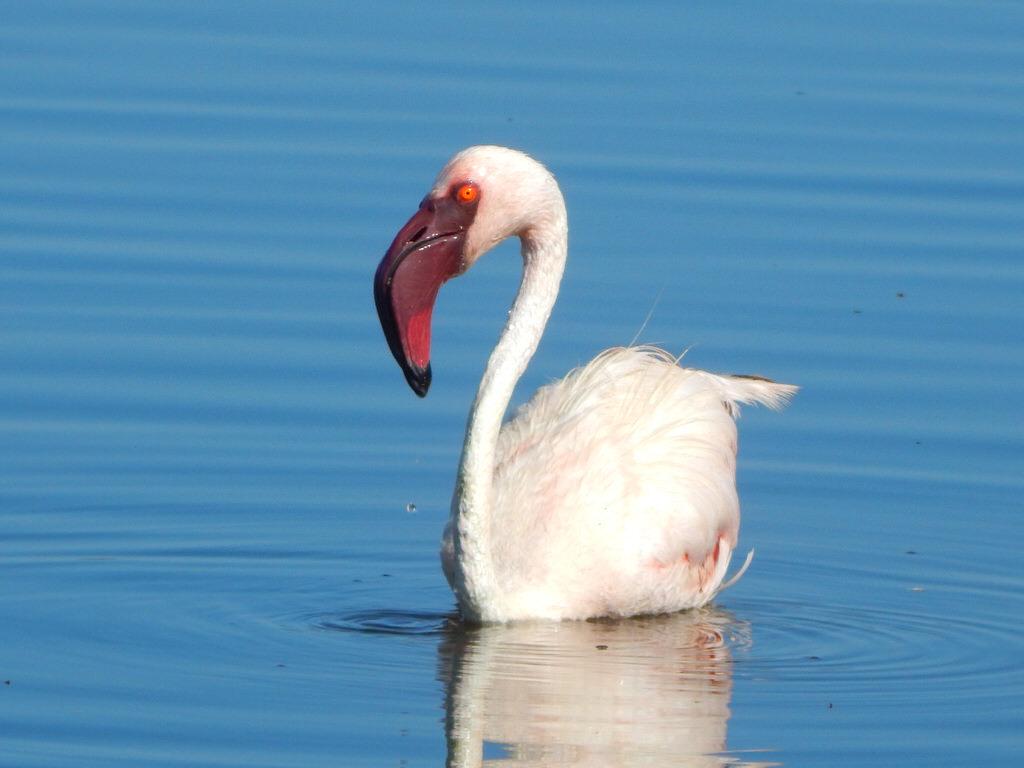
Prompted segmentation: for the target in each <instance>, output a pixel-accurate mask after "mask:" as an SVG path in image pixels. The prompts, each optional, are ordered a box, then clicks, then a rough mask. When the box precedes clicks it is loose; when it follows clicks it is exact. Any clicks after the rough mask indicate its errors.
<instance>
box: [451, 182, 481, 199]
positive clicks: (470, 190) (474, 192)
mask: <svg viewBox="0 0 1024 768" xmlns="http://www.w3.org/2000/svg"><path fill="white" fill-rule="evenodd" d="M455 197H456V198H457V199H458V201H459V202H460V203H475V202H476V199H477V198H478V197H480V189H479V188H478V187H477V185H476V184H463V185H462V186H461V187H459V188H458V190H457V191H456V192H455Z"/></svg>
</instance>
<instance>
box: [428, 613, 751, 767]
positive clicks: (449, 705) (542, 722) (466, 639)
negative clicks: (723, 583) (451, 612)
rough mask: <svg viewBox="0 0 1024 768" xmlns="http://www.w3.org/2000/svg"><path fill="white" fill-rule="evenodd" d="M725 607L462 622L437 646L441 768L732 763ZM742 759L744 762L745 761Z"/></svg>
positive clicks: (742, 637) (734, 635) (730, 638)
mask: <svg viewBox="0 0 1024 768" xmlns="http://www.w3.org/2000/svg"><path fill="white" fill-rule="evenodd" d="M748 635H749V627H748V626H747V625H745V624H742V623H739V622H737V621H736V620H735V619H734V618H733V617H732V616H731V615H730V614H728V613H727V612H725V611H722V610H721V609H716V608H703V609H698V610H695V611H690V612H688V613H681V614H674V615H670V616H657V617H650V618H633V619H620V620H600V621H570V622H538V623H519V624H512V625H487V626H482V627H467V626H464V625H461V624H453V625H452V626H451V627H450V628H449V629H448V630H447V631H446V635H445V637H444V639H443V641H442V643H441V645H440V648H439V655H440V674H441V678H442V681H443V682H444V683H445V686H446V699H447V701H446V709H447V718H446V723H445V736H446V738H447V742H448V761H447V763H446V764H447V765H448V766H451V767H453V768H455V767H457V768H469V767H470V766H486V765H501V766H503V767H504V766H634V765H635V766H641V765H642V766H668V765H671V766H702V767H703V766H707V767H708V768H711V767H712V766H714V767H715V768H721V767H722V766H725V765H730V766H736V765H740V764H741V763H739V762H737V760H736V757H735V756H727V755H724V754H723V753H724V752H725V750H726V722H727V721H728V719H729V699H730V694H731V691H732V668H731V667H732V658H731V654H730V651H729V648H730V646H735V645H736V644H737V642H739V643H741V644H742V643H745V642H746V641H747V638H748ZM745 765H750V764H749V763H746V764H745Z"/></svg>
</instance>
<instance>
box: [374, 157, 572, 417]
mask: <svg viewBox="0 0 1024 768" xmlns="http://www.w3.org/2000/svg"><path fill="white" fill-rule="evenodd" d="M553 199H557V202H558V205H555V206H552V204H551V203H552V201H553ZM552 210H556V211H557V210H561V211H562V212H563V215H564V210H565V209H564V204H562V199H561V193H560V192H559V191H558V186H557V184H556V183H555V180H554V177H553V176H552V175H551V173H550V172H549V171H548V170H547V169H546V168H545V167H544V166H542V165H541V164H540V163H538V162H537V161H536V160H534V159H533V158H531V157H529V156H528V155H525V154H523V153H522V152H518V151H516V150H512V149H506V148H505V147H493V146H480V147H470V148H469V149H465V150H463V151H462V152H459V153H458V154H457V155H455V156H454V157H453V158H452V159H451V160H449V161H448V164H447V165H446V166H445V167H444V168H443V169H442V171H441V173H440V174H439V175H438V177H437V180H436V181H435V182H434V186H433V188H432V189H431V190H430V192H428V193H427V196H426V197H424V198H423V201H422V202H421V203H420V207H419V210H417V211H416V213H414V214H413V215H412V218H410V219H409V221H407V222H406V223H405V226H403V227H402V228H401V229H400V230H399V231H398V234H397V235H396V236H395V239H394V241H393V242H392V243H391V247H390V248H388V250H387V253H386V254H384V258H383V259H381V262H380V264H379V265H378V267H377V273H376V276H375V278H374V285H373V295H374V299H375V301H376V303H377V314H378V316H379V317H380V323H381V326H382V327H383V329H384V335H385V337H386V338H387V341H388V346H389V347H390V348H391V354H393V355H394V356H395V360H397V361H398V364H399V365H400V366H401V368H402V371H403V373H404V374H405V379H406V381H407V382H408V383H409V386H410V387H411V388H412V390H413V392H415V393H416V394H417V395H419V396H420V397H425V396H426V394H427V390H428V389H429V387H430V376H431V374H430V320H431V315H432V314H433V311H434V302H435V300H436V299H437V293H438V291H439V290H440V289H441V286H442V285H443V284H444V283H445V282H446V281H448V280H450V279H451V278H453V277H457V276H458V275H461V274H462V273H463V272H465V271H466V270H467V269H469V268H470V267H471V266H472V265H473V264H474V263H475V262H476V260H477V259H478V258H480V256H482V255H483V254H484V253H486V252H487V251H488V250H490V249H491V248H493V247H494V246H495V245H497V244H498V243H500V242H501V241H502V240H504V239H506V238H508V237H511V236H513V235H517V236H519V237H524V238H525V237H528V236H529V235H530V232H531V230H532V229H534V228H536V227H538V226H542V225H543V224H544V222H545V221H546V219H547V218H549V217H550V216H551V211H552Z"/></svg>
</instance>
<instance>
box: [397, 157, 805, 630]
mask: <svg viewBox="0 0 1024 768" xmlns="http://www.w3.org/2000/svg"><path fill="white" fill-rule="evenodd" d="M466 184H471V185H472V186H473V187H475V188H476V189H477V190H478V199H474V201H473V204H474V206H475V208H474V209H473V210H472V211H470V213H471V214H472V215H471V217H470V219H469V223H468V224H466V225H465V227H464V232H462V231H460V232H454V233H451V232H450V233H449V235H445V233H444V231H440V234H438V235H436V236H435V237H436V239H431V237H430V236H429V235H431V233H432V232H433V230H430V229H429V227H428V232H427V234H428V237H425V238H424V239H423V240H417V238H411V239H409V238H404V239H403V237H402V235H401V233H400V237H399V238H396V242H395V244H393V245H392V250H391V251H389V254H388V256H386V257H385V261H384V262H382V270H383V269H384V267H385V264H388V263H390V267H389V268H390V270H391V271H390V272H389V273H388V274H391V275H392V278H391V279H392V280H393V281H394V282H395V283H400V282H401V281H402V280H403V273H402V268H401V266H400V265H399V266H395V263H394V262H395V260H396V257H395V254H396V253H399V251H400V253H399V255H398V257H397V258H398V261H399V262H400V261H401V259H403V258H406V256H407V255H408V254H410V253H414V254H417V258H422V259H428V258H436V257H437V256H438V254H440V252H441V249H442V247H450V246H451V245H452V244H454V245H457V246H458V247H459V248H461V261H460V266H459V269H458V270H457V271H456V272H455V274H458V273H461V271H464V270H465V269H466V268H468V267H469V266H471V265H472V264H473V263H474V262H475V261H476V259H477V258H479V257H480V255H482V253H483V252H485V251H486V250H487V249H489V248H490V247H492V246H493V245H495V244H496V243H497V242H500V241H501V240H502V239H504V238H505V237H508V236H512V235H517V236H519V237H520V239H521V240H522V244H523V247H522V254H523V263H524V274H523V283H522V286H521V288H520V291H519V294H518V296H517V298H516V301H515V304H514V305H513V308H512V311H511V313H510V316H509V320H508V323H507V325H506V327H505V329H504V331H503V332H502V336H501V338H500V340H499V342H498V344H497V346H496V347H495V350H494V352H493V353H492V355H491V358H490V360H489V361H488V364H487V368H486V371H485V373H484V376H483V379H482V380H481V384H480V388H479V391H478V393H477V398H476V401H475V403H474V405H473V409H472V411H471V413H470V418H469V423H468V425H467V431H466V444H465V448H464V451H463V456H462V460H461V463H460V468H459V476H458V482H457V485H456V489H455V494H454V497H453V500H452V516H451V519H450V521H449V523H448V525H447V527H446V529H445V533H444V536H443V539H442V547H441V559H442V565H443V568H444V572H445V575H446V577H447V578H448V582H449V584H450V585H451V586H452V589H453V591H454V592H455V594H456V596H457V598H458V601H459V607H460V609H461V611H462V612H463V614H464V615H465V616H466V617H467V618H468V619H470V620H476V621H509V620H517V619H583V618H588V617H596V616H629V615H636V614H650V613H663V612H670V611H678V610H681V609H686V608H692V607H695V606H699V605H703V604H704V603H706V602H707V601H708V600H710V599H711V598H712V597H713V596H714V595H715V593H716V591H717V590H718V589H719V587H720V585H721V584H722V580H723V578H724V576H725V573H726V569H727V568H728V565H729V560H730V557H731V555H732V552H733V550H734V549H735V547H736V540H737V534H738V531H739V500H738V498H737V495H736V485H735V470H736V425H735V423H734V418H735V417H736V416H737V415H738V412H739V405H740V404H741V403H760V404H763V405H767V406H769V407H771V408H779V407H781V406H782V405H783V404H784V403H785V402H786V400H787V399H788V398H789V397H790V396H791V395H792V394H793V393H794V392H795V391H796V389H797V388H796V387H793V386H789V385H784V384H776V383H774V382H771V381H768V380H767V379H762V378H759V377H744V376H723V375H716V374H711V373H707V372H704V371H699V370H694V369H689V368H681V367H680V366H679V365H678V364H677V360H676V359H675V358H673V357H672V356H671V355H669V354H668V353H667V352H665V351H663V350H661V349H657V348H654V347H618V348H614V349H609V350H606V351H604V352H602V353H601V354H600V355H598V356H597V357H596V358H595V359H594V360H592V361H591V362H590V363H588V364H587V365H585V366H583V367H581V368H577V369H575V370H573V371H571V372H570V373H569V374H568V375H567V376H566V377H565V378H564V379H562V380H560V381H557V382H554V383H552V384H549V385H547V386H544V387H542V388H541V389H540V390H538V391H537V393H536V394H535V395H534V397H533V398H532V399H531V400H530V401H529V402H528V403H527V404H525V405H524V406H522V407H521V408H520V409H519V410H518V411H517V412H516V414H515V416H514V418H512V419H511V420H510V421H508V422H507V423H505V424H502V417H503V415H504V413H505V410H506V409H507V407H508V402H509V400H510V398H511V395H512V390H513V388H514V386H515V382H516V381H517V380H518V379H519V377H520V376H521V375H522V372H523V371H524V370H525V368H526V364H527V363H528V361H529V359H530V357H532V355H533V353H534V351H535V349H536V346H537V344H538V342H539V340H540V337H541V334H542V333H543V329H544V326H545V324H546V323H547V319H548V316H549V314H550V311H551V307H552V306H553V304H554V300H555V297H556V295H557V291H558V284H559V282H560V280H561V276H562V271H563V267H564V263H565V258H566V252H567V232H568V227H567V224H566V216H565V207H564V203H563V201H562V196H561V193H560V191H559V190H558V186H557V184H556V183H555V181H554V178H553V177H552V176H551V174H550V173H549V172H548V171H547V170H546V169H545V168H544V167H543V166H541V165H540V164H539V163H537V162H536V161H534V160H533V159H532V158H529V157H528V156H526V155H524V154H522V153H520V152H516V151H514V150H509V149H505V148H501V147H473V148H471V149H469V150H465V151H463V152H462V153H460V154H458V155H456V156H455V157H454V158H453V159H452V160H451V161H450V162H449V164H448V165H447V166H446V167H445V169H444V170H443V171H442V172H441V175H440V176H439V177H438V180H437V182H436V183H435V186H434V188H433V190H432V192H431V194H430V195H428V198H427V200H426V201H425V204H427V201H431V200H433V201H436V204H437V206H438V209H439V210H441V209H443V206H444V205H446V204H449V205H457V203H446V201H450V200H452V199H457V198H455V197H454V195H455V194H457V193H458V191H459V190H461V189H464V187H465V185H466ZM453 190H454V192H453ZM456 213H458V211H456ZM417 215H418V216H420V217H421V218H423V216H422V209H421V213H420V214H417ZM442 215H446V214H435V216H442ZM410 223H411V222H410ZM407 228H409V225H407ZM449 228H450V227H449ZM443 229H444V228H443V227H442V228H441V230H443ZM403 232H405V230H403ZM419 234H420V235H423V232H422V231H420V232H419ZM442 236H446V237H448V236H450V238H451V239H450V240H449V241H445V240H444V238H443V237H442ZM457 236H458V237H457ZM400 240H401V241H402V242H399V241H400ZM435 243H438V244H440V245H435ZM445 243H447V244H448V245H445ZM432 250H433V251H435V252H436V253H435V254H433V255H432V253H431V251H432ZM389 259H391V260H392V261H391V262H388V260H389ZM424 263H426V262H424ZM419 269H420V271H421V273H422V269H423V268H422V266H421V267H419ZM411 273H412V270H410V274H411ZM448 276H451V275H444V276H442V279H441V280H440V281H438V285H439V284H440V282H443V279H447V277H448ZM418 279H422V278H418ZM380 280H381V270H378V281H380ZM390 286H391V283H388V284H387V286H386V287H387V288H390ZM434 291H435V293H436V287H435V288H434ZM384 301H385V309H384V310H381V318H382V321H383V322H385V329H386V330H387V327H388V326H387V319H386V317H385V315H386V314H387V310H392V311H394V312H395V313H396V314H397V315H398V316H401V315H402V312H403V311H405V312H406V314H409V315H413V314H414V312H415V311H419V310H417V307H418V305H417V307H413V308H412V309H411V310H410V309H408V308H403V307H402V306H400V305H399V304H397V303H395V302H396V301H397V300H392V299H388V298H387V294H385V300H384ZM387 301H392V304H387V303H386V302H387ZM430 305H431V307H432V296H431V301H430ZM381 306H382V299H380V298H378V309H380V308H381ZM392 322H395V321H394V320H393V319H392ZM427 322H428V323H429V308H428V312H427ZM398 326H399V331H401V322H398ZM392 333H396V332H395V331H392ZM428 334H429V326H428ZM398 336H399V337H400V338H401V339H402V344H403V346H401V348H400V351H401V352H402V353H403V354H404V355H405V357H406V358H407V359H411V358H413V357H415V354H416V353H415V350H413V349H412V346H411V344H410V343H406V342H405V340H404V336H402V334H401V333H400V332H399V333H398ZM391 338H392V337H391V336H389V341H390V340H391ZM427 344H428V345H429V335H428V341H427ZM392 350H393V351H395V346H394V343H393V345H392ZM396 357H398V358H399V362H400V363H402V364H403V367H406V366H407V365H409V364H408V363H407V362H403V359H402V357H401V356H400V354H399V353H398V352H396ZM406 370H407V377H410V376H411V375H412V374H410V373H409V369H408V368H407V369H406ZM416 370H418V369H416ZM426 375H427V376H428V377H429V371H428V372H427V374H426ZM427 382H428V383H429V378H427ZM410 383H413V381H412V379H411V378H410ZM424 392H425V387H424Z"/></svg>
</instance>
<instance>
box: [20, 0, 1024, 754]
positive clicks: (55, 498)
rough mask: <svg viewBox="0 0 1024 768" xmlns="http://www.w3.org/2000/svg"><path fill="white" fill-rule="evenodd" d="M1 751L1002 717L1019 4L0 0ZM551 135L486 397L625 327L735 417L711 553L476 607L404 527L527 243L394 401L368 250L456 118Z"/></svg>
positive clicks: (235, 750)
mask: <svg viewBox="0 0 1024 768" xmlns="http://www.w3.org/2000/svg"><path fill="white" fill-rule="evenodd" d="M0 19H2V21H0V765H2V766H4V768H6V767H7V766H10V767H12V768H14V767H17V768H34V767H38V766H48V767H51V766H52V767H54V768H56V767H58V766H59V767H64V766H86V767H90V766H275V767H276V766H303V767H304V768H308V767H309V766H435V765H445V764H447V765H451V766H474V765H481V764H484V763H486V764H488V765H492V764H493V765H508V766H655V765H658V766H716V767H719V768H721V767H722V766H753V765H759V766H760V765H780V764H781V765H785V766H819V765H829V766H885V765H900V766H912V765H913V766H917V765H921V766H924V765H927V766H945V765H950V766H953V765H963V766H972V765H1014V764H1016V763H1017V762H1018V761H1019V760H1020V759H1021V754H1022V752H1024V637H1022V632H1021V617H1022V616H1024V571H1022V568H1021V565H1022V558H1021V549H1022V545H1024V536H1022V535H1021V517H1022V512H1024V509H1022V503H1021V498H1022V493H1024V410H1022V406H1021V402H1022V401H1024V298H1022V297H1024V259H1022V257H1024V6H1022V5H1019V4H1014V3H999V2H991V3H976V2H966V1H965V2H941V1H938V2H928V3H925V2H914V1H912V0H903V1H899V0H894V1H893V2H886V3H881V2H866V1H864V2H858V1H854V2H849V3H844V4H831V3H817V2H786V3H739V4H725V3H721V4H715V3H706V4H700V5H698V4H692V5H683V4H675V3H652V4H649V5H645V6H642V7H633V6H627V5H620V4H616V3H605V2H597V3H586V4H583V3H580V4H564V5H560V4H556V3H550V2H547V3H538V2H527V3H515V4H494V5H488V4H470V3H464V4H462V3H460V4H451V5H443V4H441V5H439V4H412V3H387V2H376V3H326V2H324V3H309V2H292V3H274V2H250V3H245V4H239V3H235V2H204V3H160V2H148V1H142V2H140V1H133V2H127V1H118V0H107V1H102V0H101V1H99V2H91V3H59V2H33V3H27V2H24V3H23V2H14V1H12V0H8V1H6V2H0ZM479 143H497V144H506V145H510V146H514V147H518V148H521V149H524V150H526V151H528V152H530V153H531V154H533V155H534V156H536V157H537V158H539V159H540V160H541V161H543V162H544V163H546V164H547V165H548V166H549V167H550V168H551V169H552V170H553V171H554V173H555V174H556V175H557V176H558V178H559V180H560V182H561V184H562V187H563V191H564V192H565V196H566V199H567V203H568V206H569V220H570V230H571V234H570V257H569V266H568V270H567V273H566V278H565V282H564V284H563V290H562V294H561V298H560V300H559V303H558V305H557V307H556V309H555V312H554V315H553V317H552V320H551V324H550V325H549V327H548V331H547V335H546V337H545V339H544V341H543V343H542V345H541V347H540V350H539V352H538V354H537V356H536V357H535V358H534V360H533V363H532V365H531V367H530V369H529V370H528V372H527V374H526V376H525V377H524V378H523V380H522V381H521V383H520V386H519V389H518V390H517V393H516V396H515V402H523V401H525V399H527V398H528V397H529V395H530V394H531V393H532V392H533V391H534V389H535V388H536V387H537V386H539V385H541V384H544V383H545V382H548V381H551V380H552V379H554V378H557V377H560V376H562V375H564V373H566V372H567V371H568V370H569V369H570V368H572V367H573V366H576V365H579V364H581V363H583V362H585V361H587V360H589V359H590V358H591V357H592V356H593V355H595V354H596V353H597V352H599V351H600V350H601V349H603V348H605V347H608V346H613V345H618V344H626V343H629V342H630V340H631V339H633V338H634V337H635V336H636V335H637V333H638V331H639V330H640V329H641V326H643V325H644V320H645V318H647V317H648V315H650V320H649V322H647V324H646V326H645V327H644V328H643V331H642V333H641V334H640V337H639V338H640V340H641V341H645V342H651V343H657V344H661V345H664V346H665V347H667V348H669V349H671V350H673V351H676V352H681V351H683V350H684V349H688V350H689V351H688V352H687V363H688V364H689V365H693V366H696V367H700V368H706V369H709V370H714V371H735V372H740V373H753V374H761V375H765V376H770V377H772V378H776V379H779V380H781V381H786V382H791V383H794V384H799V385H800V386H801V387H802V390H801V392H800V394H799V395H798V396H797V398H796V399H795V400H794V402H793V404H792V405H791V406H790V407H789V408H788V409H787V410H785V411H783V412H781V413H770V412H767V411H765V410H762V409H753V408H750V409H746V410H745V411H744V415H743V418H742V419H741V421H740V433H741V451H740V461H739V487H740V495H741V498H742V500H743V524H742V529H741V535H740V545H739V556H738V557H737V558H736V559H735V560H734V562H735V563H736V564H738V563H739V562H741V561H742V556H743V555H744V554H745V553H746V552H747V551H748V550H749V549H755V550H756V556H755V558H754V561H753V564H752V566H751V568H750V570H749V571H748V573H747V574H746V575H745V577H744V578H743V580H742V581H741V582H739V584H738V585H736V586H735V587H733V588H732V589H730V590H729V591H727V592H725V593H723V594H722V595H721V596H719V598H718V599H717V600H716V602H715V604H714V605H713V606H710V607H708V608H705V609H702V610H699V611H695V612H691V613H687V614H680V615H675V616H662V617H654V618H643V619H634V620H629V621H618V622H611V621H607V622H582V623H571V622H570V623H564V624H544V623H537V624H522V625H511V626H492V627H485V628H482V629H469V628H466V627H464V626H462V625H461V624H459V622H458V621H457V620H456V619H455V617H454V614H453V606H454V603H453V600H452V598H451V595H450V593H449V591H448V588H447V585H446V584H445V581H444V578H443V576H442V574H441V570H440V567H439V564H438V558H437V544H438V540H439V537H440V534H441V529H442V527H443V525H444V522H445V520H446V519H447V514H448V504H449V499H450V495H451V489H452V482H453V478H454V473H455V467H456V463H457V461H458V456H459V451H460V448H461V444H462V438H463V429H464V426H465V416H466V412H467V410H468V408H469V405H470V402H471V400H472V397H473V394H474V392H475V389H476V384H477V381H478V379H479V376H480V373H481V371H482V368H483V365H484V362H485V360H486V357H487V354H488V353H489V351H490V349H491V347H492V345H493V344H494V341H495V339H496V338H497V334H498V332H499V329H500V328H501V325H502V323H503V322H504V320H505V309H506V308H507V306H508V304H509V302H510V301H511V299H512V297H513V295H514V292H515V289H516V287H517V284H518V278H519V273H520V261H519V257H518V249H517V246H516V245H515V244H506V245H505V246H503V247H501V248H500V249H498V251H497V252H496V253H494V254H492V255H490V256H489V257H487V258H486V259H484V260H483V261H482V262H481V263H480V265H479V266H478V267H477V269H475V270H474V271H473V273H472V274H471V275H468V276H466V277H463V278H461V279H459V280H457V281H454V282H453V283H451V284H450V285H448V286H447V287H446V288H445V289H444V290H443V291H442V294H441V296H440V300H439V303H438V306H437V309H436V312H435V315H434V318H435V322H434V349H433V370H434V382H433V387H432V389H431V392H430V395H429V397H427V399H426V400H420V399H418V398H417V397H415V396H414V395H413V394H412V393H411V392H410V391H409V389H408V387H407V386H406V384H405V382H404V380H403V378H402V374H401V372H400V370H399V369H398V367H397V366H396V365H395V363H394V361H393V359H392V358H391V355H390V353H389V352H388V348H387V344H386V342H385V340H384V337H383V334H382V333H381V330H380V326H379V324H378V321H377V316H376V312H375V310H374V305H373V298H372V278H373V272H374V269H375V268H376V265H377V262H378V261H379V259H380V257H381V256H382V254H383V253H384V250H385V249H386V248H387V246H388V244H389V243H390V242H391V238H392V237H393V236H394V234H395V232H396V231H397V229H398V228H399V227H400V226H401V225H402V224H403V223H404V222H405V221H406V219H407V218H408V216H409V215H410V214H411V213H412V212H413V211H414V210H415V207H416V205H417V204H418V202H419V200H420V198H421V197H422V196H423V194H424V193H425V192H426V191H427V189H428V188H429V185H430V183H431V182H432V180H433V178H434V175H435V174H436V172H437V171H438V169H439V168H440V167H441V165H442V164H443V163H444V162H445V160H446V159H447V158H448V157H449V156H450V155H451V154H452V153H453V152H455V151H456V150H458V149H460V148H462V147H464V146H468V145H471V144H479Z"/></svg>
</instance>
